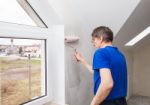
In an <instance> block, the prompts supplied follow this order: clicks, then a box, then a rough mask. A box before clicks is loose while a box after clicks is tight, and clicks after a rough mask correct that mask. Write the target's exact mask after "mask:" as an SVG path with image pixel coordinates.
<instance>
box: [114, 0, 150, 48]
mask: <svg viewBox="0 0 150 105" xmlns="http://www.w3.org/2000/svg"><path fill="white" fill-rule="evenodd" d="M149 5H150V0H141V2H140V3H139V5H138V6H137V7H136V9H135V11H134V12H133V13H132V14H131V16H130V17H129V18H128V20H127V21H126V23H125V24H124V25H123V27H122V28H121V29H120V31H119V32H118V34H117V36H116V38H115V44H116V45H118V46H120V47H123V48H126V49H133V48H135V47H137V46H141V45H143V44H144V43H146V42H147V41H148V39H149V36H147V37H145V38H144V39H142V40H141V41H140V42H138V43H137V44H135V45H134V46H132V47H125V44H126V43H127V42H128V41H130V40H131V39H132V38H134V37H135V36H136V35H138V34H139V33H141V32H142V31H143V30H144V29H146V28H147V27H148V26H150V6H149Z"/></svg>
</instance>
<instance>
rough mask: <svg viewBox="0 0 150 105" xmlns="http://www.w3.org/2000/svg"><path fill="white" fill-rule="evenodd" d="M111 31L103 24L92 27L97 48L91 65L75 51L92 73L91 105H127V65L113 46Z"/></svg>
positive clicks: (94, 43)
mask: <svg viewBox="0 0 150 105" xmlns="http://www.w3.org/2000/svg"><path fill="white" fill-rule="evenodd" d="M112 41H113V32H112V31H111V29H109V28H108V27H105V26H100V27H97V28H96V29H94V31H93V33H92V42H93V45H94V46H95V47H96V48H98V49H97V50H96V51H95V53H94V57H93V65H92V66H91V65H90V64H88V62H87V61H86V60H85V59H84V58H83V57H82V56H81V54H80V53H78V52H76V53H75V57H76V59H77V61H79V62H81V63H82V64H83V65H84V66H85V67H87V68H88V70H89V71H90V72H91V73H93V75H94V95H95V96H94V98H93V100H92V102H91V105H127V103H126V99H125V97H126V95H127V67H126V60H125V57H124V55H123V54H122V53H121V52H120V51H119V50H118V48H116V47H113V45H112Z"/></svg>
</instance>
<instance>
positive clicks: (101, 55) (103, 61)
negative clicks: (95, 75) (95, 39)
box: [93, 51, 110, 70]
mask: <svg viewBox="0 0 150 105" xmlns="http://www.w3.org/2000/svg"><path fill="white" fill-rule="evenodd" d="M102 68H108V69H110V64H109V59H108V58H107V55H106V53H105V52H104V51H96V52H95V54H94V57H93V70H97V69H98V70H99V69H102Z"/></svg>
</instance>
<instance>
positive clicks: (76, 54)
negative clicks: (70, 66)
mask: <svg viewBox="0 0 150 105" xmlns="http://www.w3.org/2000/svg"><path fill="white" fill-rule="evenodd" d="M75 57H76V59H77V61H78V62H81V63H82V64H83V65H84V66H85V67H86V68H87V69H88V71H89V72H90V73H92V74H93V70H92V66H91V65H90V64H89V63H88V62H87V61H86V60H85V59H84V58H83V57H82V56H81V54H80V53H78V52H75Z"/></svg>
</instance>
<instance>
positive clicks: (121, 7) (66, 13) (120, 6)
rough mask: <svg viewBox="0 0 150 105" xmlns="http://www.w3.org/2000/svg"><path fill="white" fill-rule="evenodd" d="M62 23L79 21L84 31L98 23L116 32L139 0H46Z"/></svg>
mask: <svg viewBox="0 0 150 105" xmlns="http://www.w3.org/2000/svg"><path fill="white" fill-rule="evenodd" d="M48 1H49V3H50V5H51V6H52V7H53V9H54V10H55V12H56V13H57V14H58V16H59V17H60V18H61V20H62V22H63V23H64V24H67V23H68V24H74V22H77V21H78V22H80V24H81V25H82V26H83V28H84V30H85V31H86V32H89V31H88V30H90V31H91V30H92V29H93V28H95V27H97V26H99V25H106V26H109V27H110V28H112V30H113V31H114V33H115V34H116V33H117V32H118V31H119V30H120V28H121V27H122V25H123V24H124V23H125V22H126V20H127V19H128V17H129V16H130V14H131V13H132V12H133V10H134V9H135V8H136V6H137V5H138V3H139V2H140V0H48Z"/></svg>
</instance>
